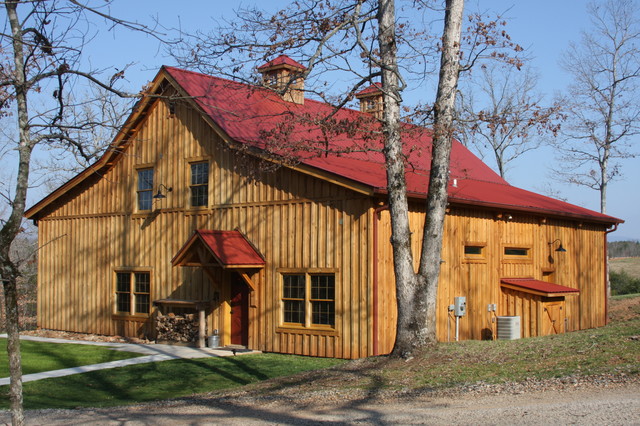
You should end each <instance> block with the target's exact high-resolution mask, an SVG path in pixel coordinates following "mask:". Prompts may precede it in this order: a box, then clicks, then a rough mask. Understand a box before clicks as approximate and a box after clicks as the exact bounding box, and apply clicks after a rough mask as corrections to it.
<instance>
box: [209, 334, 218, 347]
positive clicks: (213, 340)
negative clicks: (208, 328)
mask: <svg viewBox="0 0 640 426" xmlns="http://www.w3.org/2000/svg"><path fill="white" fill-rule="evenodd" d="M209 347H210V348H219V347H220V336H218V335H213V336H209Z"/></svg>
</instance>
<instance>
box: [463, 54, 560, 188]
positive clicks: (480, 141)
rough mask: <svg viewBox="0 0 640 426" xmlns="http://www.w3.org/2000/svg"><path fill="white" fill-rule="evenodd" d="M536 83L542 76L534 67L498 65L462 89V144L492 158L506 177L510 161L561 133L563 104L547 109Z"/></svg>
mask: <svg viewBox="0 0 640 426" xmlns="http://www.w3.org/2000/svg"><path fill="white" fill-rule="evenodd" d="M536 83H537V76H536V75H535V74H534V73H533V72H532V71H531V70H530V69H529V68H528V67H524V68H523V69H522V70H516V69H514V67H505V66H504V65H502V64H497V63H494V64H491V65H488V66H485V67H484V68H482V70H481V71H480V73H476V74H475V75H474V77H473V78H472V79H471V80H469V81H468V83H467V84H466V85H464V89H463V90H461V91H460V96H459V98H458V102H457V104H458V124H459V126H460V127H459V131H460V134H461V135H462V141H463V142H464V144H465V145H467V146H469V147H473V148H475V150H476V151H477V152H478V153H479V154H480V156H481V157H482V158H486V157H492V158H493V161H494V162H495V165H496V168H497V171H498V173H500V176H501V177H503V178H504V177H506V173H507V170H508V167H509V163H511V162H512V161H513V160H515V159H516V158H518V157H521V156H522V155H524V154H526V153H527V152H529V151H532V150H535V149H537V148H539V147H540V146H541V145H542V144H543V142H548V141H547V138H548V136H551V135H553V136H555V135H556V134H557V133H558V131H559V130H560V122H561V120H562V114H561V108H560V105H561V104H560V102H555V103H554V104H553V105H551V106H550V107H545V106H543V97H542V95H540V94H538V93H536Z"/></svg>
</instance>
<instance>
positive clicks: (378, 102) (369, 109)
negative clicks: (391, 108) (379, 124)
mask: <svg viewBox="0 0 640 426" xmlns="http://www.w3.org/2000/svg"><path fill="white" fill-rule="evenodd" d="M356 98H357V99H359V100H360V111H361V112H365V113H367V114H371V115H373V116H374V117H375V118H377V119H378V120H382V85H381V84H380V83H373V84H372V85H371V86H369V87H367V88H366V89H363V90H361V91H359V92H358V93H356Z"/></svg>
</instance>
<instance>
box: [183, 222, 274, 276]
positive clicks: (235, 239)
mask: <svg viewBox="0 0 640 426" xmlns="http://www.w3.org/2000/svg"><path fill="white" fill-rule="evenodd" d="M171 264H172V265H173V266H219V267H222V268H225V269H226V268H236V269H254V268H258V269H259V268H264V266H265V260H264V258H263V257H262V255H261V254H260V253H259V252H258V250H257V249H256V248H255V247H254V246H253V245H252V244H251V243H250V242H249V240H247V238H246V237H245V236H244V235H243V234H242V233H241V232H240V231H213V230H208V229H198V230H196V231H195V232H194V233H193V235H192V236H191V237H190V238H189V240H187V242H186V243H185V244H184V245H183V246H182V248H181V249H180V250H178V252H177V253H176V255H175V256H174V257H173V259H171Z"/></svg>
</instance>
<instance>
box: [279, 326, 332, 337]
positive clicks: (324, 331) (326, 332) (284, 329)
mask: <svg viewBox="0 0 640 426" xmlns="http://www.w3.org/2000/svg"><path fill="white" fill-rule="evenodd" d="M276 333H288V334H309V335H315V336H337V335H338V332H337V331H336V330H335V329H333V328H321V327H295V326H280V327H278V328H276Z"/></svg>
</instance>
